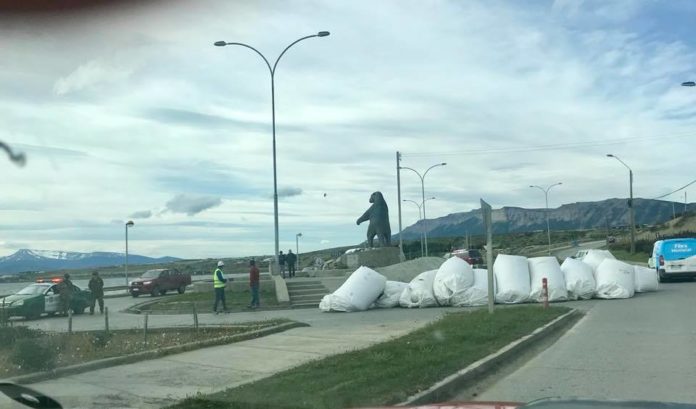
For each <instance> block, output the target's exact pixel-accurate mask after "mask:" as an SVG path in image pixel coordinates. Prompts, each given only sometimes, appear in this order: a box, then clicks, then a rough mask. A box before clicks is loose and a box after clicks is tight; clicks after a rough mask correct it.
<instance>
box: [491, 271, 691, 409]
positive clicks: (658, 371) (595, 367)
mask: <svg viewBox="0 0 696 409" xmlns="http://www.w3.org/2000/svg"><path fill="white" fill-rule="evenodd" d="M568 304H569V305H578V306H581V307H582V308H583V309H586V310H587V315H586V316H585V317H584V318H583V319H582V320H581V321H580V322H579V323H578V324H576V325H575V327H573V328H572V329H571V330H570V331H569V332H567V333H566V334H565V335H563V336H562V337H561V338H560V339H559V340H558V341H556V343H554V344H553V345H552V346H551V347H549V348H548V349H546V350H544V351H543V352H542V353H540V354H539V355H537V356H536V357H534V358H533V359H531V360H530V361H528V362H527V363H526V364H524V365H523V366H522V367H520V368H519V369H518V370H516V371H514V372H513V373H511V374H510V375H509V376H507V377H505V378H503V379H502V380H500V381H498V382H497V383H494V384H493V385H492V386H491V387H490V388H488V389H487V390H486V391H484V392H483V393H482V394H480V395H479V396H478V399H479V400H503V401H505V400H512V401H522V402H529V401H531V400H534V399H539V398H543V397H550V396H562V397H568V396H578V397H584V398H597V399H607V398H608V399H644V400H663V401H675V402H686V403H696V388H695V387H694V385H696V283H694V282H684V283H668V284H662V285H661V287H660V291H659V292H656V293H646V294H638V295H637V296H636V297H634V298H632V299H628V300H612V301H607V300H603V301H599V300H592V301H589V302H577V303H568Z"/></svg>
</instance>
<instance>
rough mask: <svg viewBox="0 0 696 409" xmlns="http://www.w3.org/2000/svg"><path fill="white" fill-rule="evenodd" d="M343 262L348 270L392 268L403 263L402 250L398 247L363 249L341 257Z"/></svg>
mask: <svg viewBox="0 0 696 409" xmlns="http://www.w3.org/2000/svg"><path fill="white" fill-rule="evenodd" d="M341 261H342V262H343V264H345V265H346V266H348V268H358V267H360V266H365V267H370V268H375V267H384V266H390V265H392V264H397V263H400V262H401V250H400V249H399V248H398V247H377V248H371V249H363V250H359V251H356V252H354V253H349V254H344V255H343V256H341Z"/></svg>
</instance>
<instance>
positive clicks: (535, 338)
mask: <svg viewBox="0 0 696 409" xmlns="http://www.w3.org/2000/svg"><path fill="white" fill-rule="evenodd" d="M581 317H582V313H580V312H579V311H578V310H576V309H573V310H571V311H569V312H567V313H565V314H563V315H561V316H560V317H558V318H556V319H554V320H553V321H551V322H549V323H548V324H546V325H544V326H542V327H539V328H537V329H535V330H534V331H533V332H532V333H531V334H528V335H525V336H523V337H522V338H519V339H517V340H516V341H513V342H511V343H509V344H507V345H506V346H504V347H502V348H501V349H499V350H498V351H497V352H494V353H492V354H490V355H488V356H486V357H484V358H481V359H479V360H478V361H476V362H474V363H472V364H471V365H469V366H467V367H466V368H464V369H461V370H459V371H457V372H455V373H454V374H452V375H450V376H448V377H446V378H444V379H442V380H441V381H438V382H437V383H435V384H434V385H433V386H431V387H430V388H428V389H426V390H424V391H422V392H419V393H417V394H415V395H412V396H410V397H409V398H408V399H406V400H405V401H403V402H401V403H398V404H397V405H396V406H409V405H422V404H426V403H432V402H444V401H446V400H447V399H449V398H450V397H452V396H453V394H454V393H455V392H456V391H458V390H461V389H464V388H467V387H470V386H473V384H475V383H476V382H478V381H479V380H480V379H481V378H482V377H484V376H486V375H488V374H489V373H490V372H492V371H494V370H496V369H497V368H498V367H500V366H501V365H503V363H504V362H505V361H506V360H508V359H509V358H510V357H514V356H518V355H520V354H521V353H522V352H523V351H524V350H526V349H528V348H530V347H531V346H533V344H535V343H537V342H539V341H541V340H543V339H545V338H547V337H549V336H551V335H554V334H556V333H558V332H559V331H562V330H564V329H566V328H568V327H570V326H571V325H573V324H574V323H575V322H577V320H579V319H580V318H581Z"/></svg>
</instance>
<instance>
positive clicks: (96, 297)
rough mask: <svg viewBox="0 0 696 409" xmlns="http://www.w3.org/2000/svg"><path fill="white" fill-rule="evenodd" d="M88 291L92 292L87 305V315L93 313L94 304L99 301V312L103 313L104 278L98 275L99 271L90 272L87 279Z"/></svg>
mask: <svg viewBox="0 0 696 409" xmlns="http://www.w3.org/2000/svg"><path fill="white" fill-rule="evenodd" d="M89 291H91V292H92V299H91V303H90V305H89V315H94V304H95V303H96V302H99V313H100V314H103V313H104V280H102V278H101V277H99V272H98V271H95V272H93V273H92V278H90V279H89Z"/></svg>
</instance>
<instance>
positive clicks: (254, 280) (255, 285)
mask: <svg viewBox="0 0 696 409" xmlns="http://www.w3.org/2000/svg"><path fill="white" fill-rule="evenodd" d="M249 287H251V304H249V306H248V307H247V308H252V309H256V308H259V306H260V303H259V269H258V268H257V267H256V261H254V260H251V261H249Z"/></svg>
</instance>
